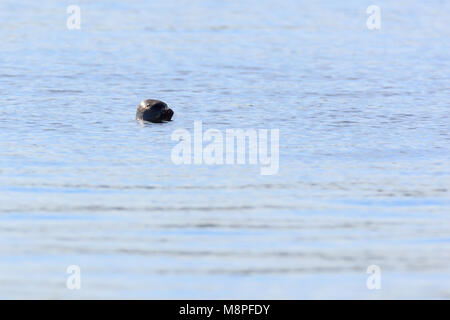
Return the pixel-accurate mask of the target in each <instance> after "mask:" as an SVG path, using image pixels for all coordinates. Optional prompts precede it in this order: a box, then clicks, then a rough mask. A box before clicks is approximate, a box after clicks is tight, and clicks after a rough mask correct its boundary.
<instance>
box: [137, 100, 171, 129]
mask: <svg viewBox="0 0 450 320" xmlns="http://www.w3.org/2000/svg"><path fill="white" fill-rule="evenodd" d="M172 116H173V110H172V109H170V108H169V107H168V106H167V104H165V103H164V102H162V101H159V100H152V99H147V100H143V101H142V102H141V103H140V104H139V105H138V108H137V110H136V120H143V121H150V122H156V123H159V122H164V121H170V120H171V119H172Z"/></svg>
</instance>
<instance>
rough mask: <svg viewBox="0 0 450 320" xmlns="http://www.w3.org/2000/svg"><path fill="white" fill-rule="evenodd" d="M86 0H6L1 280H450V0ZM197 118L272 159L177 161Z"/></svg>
mask: <svg viewBox="0 0 450 320" xmlns="http://www.w3.org/2000/svg"><path fill="white" fill-rule="evenodd" d="M77 4H78V5H79V6H80V8H81V30H72V31H69V30H68V29H67V27H66V20H67V18H68V16H69V14H67V13H66V5H67V4H66V3H60V2H57V1H49V0H43V1H39V2H35V1H21V2H20V3H18V2H16V1H10V0H6V1H2V2H1V3H0V37H1V39H2V41H1V49H0V93H1V94H0V154H1V157H0V177H1V180H0V220H1V222H0V240H1V241H0V297H1V298H68V299H70V298H195V299H197V298H213V299H215V298H273V299H278V298H287V299H293V298H364V299H365V298H367V299H378V298H447V299H448V298H449V297H450V219H449V217H450V196H449V195H450V193H449V181H450V179H449V178H450V166H449V164H450V147H449V146H450V134H449V125H450V116H449V114H450V112H449V111H450V108H449V87H450V76H449V74H450V73H449V71H450V68H449V66H450V61H449V60H450V59H449V55H448V53H449V52H450V41H449V40H450V32H449V28H448V21H450V10H449V9H450V7H449V2H447V1H439V0H434V1H431V0H430V1H425V2H424V1H406V0H403V1H395V2H393V1H378V2H377V3H376V4H377V5H379V6H380V8H381V23H382V24H381V30H372V31H371V30H368V29H367V27H366V20H367V17H368V15H367V14H366V8H367V6H369V5H370V4H372V3H368V2H364V1H346V2H345V3H343V2H335V1H314V3H312V1H294V0H293V1H284V2H283V3H280V2H278V1H261V0H258V1H239V2H237V1H236V2H233V3H228V2H224V1H212V0H211V1H176V2H175V1H164V2H161V1H154V2H152V3H148V2H147V1H138V0H137V1H132V2H131V3H125V2H115V3H110V2H109V1H96V2H95V4H94V3H91V2H90V1H78V2H77ZM145 98H157V99H161V100H163V101H166V102H167V103H168V104H169V105H170V106H171V107H172V108H173V109H174V110H175V116H174V121H172V122H170V123H166V124H162V125H161V124H147V125H142V124H139V123H137V122H136V121H135V119H134V116H135V109H136V106H137V104H138V103H139V101H140V100H142V99H145ZM195 120H201V121H203V127H204V130H206V129H209V128H215V129H219V130H225V129H227V128H242V129H247V128H255V129H279V130H280V169H279V172H278V174H277V175H272V176H261V175H260V172H259V166H252V165H234V166H233V165H228V166H207V165H197V166H195V165H181V166H176V165H175V164H173V163H172V162H171V158H170V153H171V150H172V148H173V147H174V145H175V144H176V142H174V141H171V139H170V136H171V134H172V132H173V131H174V130H175V129H178V128H186V129H188V130H190V131H191V132H192V130H193V125H194V121H195ZM69 265H78V266H80V268H81V290H68V289H67V288H66V280H67V277H68V274H66V268H67V267H68V266H69ZM369 265H378V266H379V267H380V268H381V286H382V287H381V290H368V289H367V287H366V280H367V278H368V276H369V275H368V274H367V273H366V270H367V267H368V266H369Z"/></svg>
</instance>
